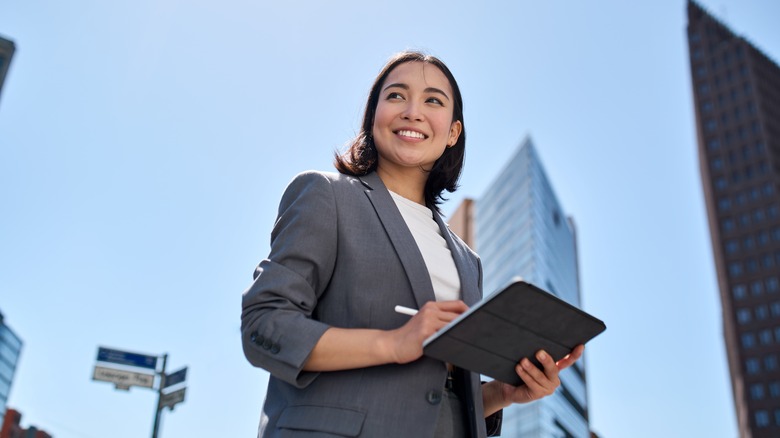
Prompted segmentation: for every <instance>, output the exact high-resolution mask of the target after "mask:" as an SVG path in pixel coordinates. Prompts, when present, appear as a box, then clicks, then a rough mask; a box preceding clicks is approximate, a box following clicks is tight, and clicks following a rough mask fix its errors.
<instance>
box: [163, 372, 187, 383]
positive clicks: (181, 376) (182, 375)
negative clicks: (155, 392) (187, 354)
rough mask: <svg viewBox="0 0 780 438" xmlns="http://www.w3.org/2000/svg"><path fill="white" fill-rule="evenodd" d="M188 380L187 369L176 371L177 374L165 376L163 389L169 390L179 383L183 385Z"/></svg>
mask: <svg viewBox="0 0 780 438" xmlns="http://www.w3.org/2000/svg"><path fill="white" fill-rule="evenodd" d="M186 378H187V367H184V368H182V369H180V370H179V371H176V372H175V373H171V374H168V375H167V376H165V386H163V388H167V387H169V386H173V385H175V384H177V383H181V382H183V381H184V380H185V379H186Z"/></svg>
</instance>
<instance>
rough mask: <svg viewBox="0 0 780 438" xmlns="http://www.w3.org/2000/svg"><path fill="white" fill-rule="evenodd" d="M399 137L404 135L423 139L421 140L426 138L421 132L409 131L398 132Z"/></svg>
mask: <svg viewBox="0 0 780 438" xmlns="http://www.w3.org/2000/svg"><path fill="white" fill-rule="evenodd" d="M398 135H402V136H404V137H412V138H421V139H424V138H425V136H424V135H423V134H421V133H419V132H415V131H407V130H401V131H398Z"/></svg>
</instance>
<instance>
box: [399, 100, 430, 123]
mask: <svg viewBox="0 0 780 438" xmlns="http://www.w3.org/2000/svg"><path fill="white" fill-rule="evenodd" d="M401 118H402V119H404V120H414V121H422V120H423V119H424V118H425V117H424V116H423V113H422V111H421V108H420V105H419V104H417V103H415V102H409V103H408V104H407V105H406V108H404V111H403V112H402V113H401Z"/></svg>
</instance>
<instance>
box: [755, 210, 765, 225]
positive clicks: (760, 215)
mask: <svg viewBox="0 0 780 438" xmlns="http://www.w3.org/2000/svg"><path fill="white" fill-rule="evenodd" d="M764 219H766V215H765V214H764V210H762V209H760V208H759V209H757V210H755V211H754V212H753V220H754V221H756V222H763V221H764Z"/></svg>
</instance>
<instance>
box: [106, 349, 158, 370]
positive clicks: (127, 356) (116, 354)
mask: <svg viewBox="0 0 780 438" xmlns="http://www.w3.org/2000/svg"><path fill="white" fill-rule="evenodd" d="M97 360H98V361H100V362H112V363H118V364H121V365H130V366H134V367H141V368H149V369H152V370H154V369H157V356H149V355H146V354H138V353H130V352H127V351H119V350H112V349H110V348H104V347H98V355H97Z"/></svg>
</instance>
